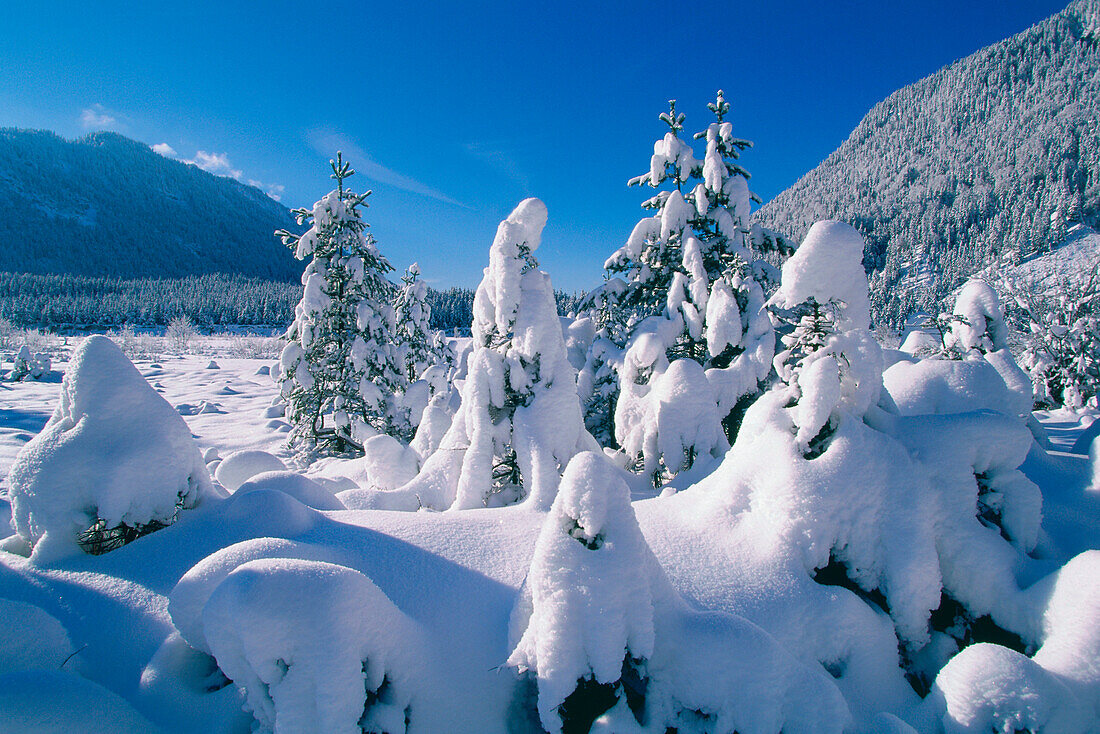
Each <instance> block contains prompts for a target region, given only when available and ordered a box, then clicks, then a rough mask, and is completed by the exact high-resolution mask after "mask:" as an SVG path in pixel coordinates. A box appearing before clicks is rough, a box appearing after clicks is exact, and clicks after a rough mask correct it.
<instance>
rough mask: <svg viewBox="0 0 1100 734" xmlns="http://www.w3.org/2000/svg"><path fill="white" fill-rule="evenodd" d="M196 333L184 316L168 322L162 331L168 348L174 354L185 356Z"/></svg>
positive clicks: (192, 325) (193, 326) (189, 320)
mask: <svg viewBox="0 0 1100 734" xmlns="http://www.w3.org/2000/svg"><path fill="white" fill-rule="evenodd" d="M197 336H198V333H197V332H196V331H195V325H194V324H192V323H191V319H189V318H188V317H187V316H186V315H185V316H177V317H176V318H174V319H172V320H171V321H169V322H168V326H167V327H166V328H165V330H164V338H165V339H166V340H167V341H168V348H169V349H171V350H172V352H174V353H175V354H186V353H187V350H188V349H189V348H190V347H191V342H193V341H194V340H195V337H197Z"/></svg>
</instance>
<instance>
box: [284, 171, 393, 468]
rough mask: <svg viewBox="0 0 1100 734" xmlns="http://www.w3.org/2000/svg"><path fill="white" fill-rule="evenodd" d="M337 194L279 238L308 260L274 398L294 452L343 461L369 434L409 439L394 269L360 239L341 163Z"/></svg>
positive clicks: (362, 230)
mask: <svg viewBox="0 0 1100 734" xmlns="http://www.w3.org/2000/svg"><path fill="white" fill-rule="evenodd" d="M330 164H331V165H332V176H331V177H332V178H334V179H335V180H336V184H337V186H336V189H335V190H334V191H331V192H329V193H328V194H327V195H326V196H325V197H324V198H323V199H321V200H320V201H318V202H317V203H316V204H314V205H313V209H312V210H309V209H304V208H303V209H297V210H295V211H294V214H295V217H296V218H297V220H298V223H299V224H302V225H304V224H306V223H307V222H308V223H311V224H312V226H311V227H310V229H309V230H308V231H306V232H305V233H304V234H302V235H296V234H294V233H292V232H288V231H287V230H279V231H278V232H276V235H278V236H279V237H281V238H282V240H283V243H284V244H286V245H287V246H289V247H291V248H293V250H294V254H295V256H296V257H297V258H298V259H300V260H304V259H305V258H307V257H309V258H312V260H311V261H310V263H309V265H307V266H306V269H305V272H304V273H303V274H302V284H303V286H304V292H303V295H302V300H301V302H299V304H298V306H297V307H296V308H295V318H294V323H292V324H291V325H290V328H289V329H288V330H287V333H286V340H287V342H288V343H287V345H286V347H285V348H284V350H283V354H282V358H281V360H280V362H281V390H282V394H283V396H284V397H285V398H286V400H287V416H288V418H289V419H290V421H291V423H292V424H293V426H294V428H293V430H292V432H291V437H290V438H291V443H292V444H295V445H298V446H300V447H302V448H304V449H312V448H315V447H323V448H324V449H326V450H332V451H335V452H339V453H343V452H347V451H349V450H358V449H360V448H361V445H362V441H363V439H364V438H365V437H367V436H369V435H371V434H372V433H374V432H382V433H389V434H391V435H395V436H397V437H399V438H402V439H406V440H407V439H408V438H410V434H411V429H410V426H409V421H408V416H407V415H406V414H405V413H406V411H405V410H404V409H403V408H402V407H400V405H399V404H398V401H397V400H396V396H397V394H399V393H400V392H401V390H402V389H403V387H404V385H405V384H406V382H405V378H404V375H403V373H402V369H401V366H400V365H399V364H398V361H397V348H396V344H395V339H394V312H393V308H392V307H391V306H390V305H389V302H390V299H391V294H392V289H393V286H392V285H391V284H390V283H389V282H388V281H387V280H386V279H385V277H384V276H385V273H387V272H389V271H391V270H392V269H393V268H392V266H391V265H390V263H389V261H387V260H386V258H385V257H383V255H382V254H381V253H380V252H379V250H378V248H377V246H376V245H375V242H374V237H373V236H371V235H370V234H369V233H368V232H366V227H367V224H366V223H365V222H363V220H362V215H361V214H360V211H359V207H361V206H365V199H366V198H367V196H369V195H370V193H371V192H370V191H367V192H366V193H364V194H356V193H355V192H354V191H352V190H350V189H348V188H345V186H344V181H345V180H346V179H347V178H348V177H350V176H352V175H353V174H354V173H355V171H354V170H352V168H351V166H350V165H349V164H348V163H346V162H345V161H344V160H343V156H342V154H340V153H337V154H336V160H335V161H330Z"/></svg>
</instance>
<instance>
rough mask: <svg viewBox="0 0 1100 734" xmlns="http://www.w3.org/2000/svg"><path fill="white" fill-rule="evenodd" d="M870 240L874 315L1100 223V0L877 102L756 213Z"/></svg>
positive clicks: (796, 230) (795, 232) (893, 313)
mask: <svg viewBox="0 0 1100 734" xmlns="http://www.w3.org/2000/svg"><path fill="white" fill-rule="evenodd" d="M757 217H758V219H759V220H760V221H761V223H763V224H764V225H765V226H768V227H772V228H774V229H777V230H779V231H780V232H783V233H784V234H786V235H788V236H790V237H792V238H794V239H795V240H796V241H797V240H801V238H802V236H803V235H804V234H805V232H806V230H807V229H808V228H809V226H810V225H811V224H812V223H813V222H814V221H816V220H818V219H825V218H836V219H841V220H844V221H847V222H849V223H851V224H853V225H854V226H856V227H857V228H858V229H860V230H861V231H862V232H863V233H864V234H865V236H866V239H867V248H866V251H865V258H864V264H865V265H866V267H867V268H868V271H869V272H872V273H873V281H872V294H873V313H874V317H875V319H876V320H877V321H889V322H893V323H897V322H898V321H899V320H900V318H901V317H903V316H904V314H905V313H907V312H909V311H911V310H913V309H914V308H916V307H923V308H926V309H934V308H936V307H937V306H938V305H939V302H940V301H941V299H943V298H944V296H945V295H946V294H947V293H949V292H950V291H951V290H952V289H953V288H954V287H956V286H957V285H958V284H959V283H960V282H961V281H962V280H963V279H964V278H965V277H966V276H967V275H969V274H970V273H972V272H974V271H976V270H978V269H980V268H982V267H985V266H987V265H989V264H991V263H992V262H994V261H995V260H998V259H999V260H1002V261H1004V262H1007V263H1012V262H1019V261H1020V260H1022V259H1024V258H1027V257H1029V256H1031V255H1033V254H1035V253H1038V252H1043V251H1045V250H1047V249H1049V248H1050V247H1052V246H1054V245H1056V244H1058V243H1059V242H1060V241H1061V240H1062V239H1064V238H1065V235H1066V231H1067V227H1068V225H1069V224H1071V223H1072V222H1081V223H1084V224H1087V225H1089V226H1093V227H1096V226H1097V225H1098V224H1100V1H1098V0H1079V1H1078V2H1074V3H1071V4H1070V5H1069V6H1068V7H1067V8H1066V9H1065V10H1063V11H1062V12H1061V13H1058V14H1057V15H1054V16H1052V17H1050V18H1048V19H1046V20H1044V21H1042V22H1041V23H1039V24H1037V25H1035V26H1033V27H1032V28H1029V29H1028V30H1026V31H1024V32H1022V33H1020V34H1018V35H1016V36H1013V37H1012V38H1009V39H1007V40H1005V41H1002V42H1000V43H997V44H994V45H992V46H989V47H988V48H985V49H982V50H981V51H978V52H977V53H975V54H973V55H971V56H968V57H967V58H965V59H962V60H960V61H957V62H955V63H954V64H951V65H950V66H947V67H945V68H943V69H941V70H940V71H938V72H936V73H935V74H933V75H932V76H929V77H927V78H925V79H922V80H921V81H919V82H917V83H915V84H912V85H910V86H908V87H905V88H903V89H901V90H899V91H897V92H895V93H894V94H892V95H890V96H889V97H887V98H886V99H885V100H883V101H882V102H880V103H879V104H877V105H875V107H874V108H872V109H871V111H870V112H869V113H868V114H867V116H866V117H864V119H863V121H862V122H861V123H860V124H859V126H858V127H857V128H856V129H855V130H854V131H853V132H852V134H851V136H850V137H849V138H848V140H847V141H845V142H844V143H843V144H842V145H841V146H840V148H838V149H837V150H836V151H835V152H834V153H832V154H831V155H830V156H829V157H828V158H827V159H826V160H825V161H824V162H822V163H821V164H820V165H818V166H817V167H816V168H815V169H813V170H812V171H810V172H809V173H808V174H806V175H805V176H803V177H802V179H800V180H799V181H798V182H797V183H796V184H795V185H794V186H792V187H791V188H790V189H787V190H786V191H784V192H783V193H782V194H780V195H779V196H777V197H776V198H775V199H774V200H773V201H771V202H769V203H768V204H767V205H766V206H764V207H763V208H762V209H761V210H760V211H759V212H758V215H757Z"/></svg>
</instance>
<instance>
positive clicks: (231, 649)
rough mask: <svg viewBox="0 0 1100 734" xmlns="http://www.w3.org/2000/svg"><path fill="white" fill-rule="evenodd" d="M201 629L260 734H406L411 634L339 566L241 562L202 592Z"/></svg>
mask: <svg viewBox="0 0 1100 734" xmlns="http://www.w3.org/2000/svg"><path fill="white" fill-rule="evenodd" d="M202 620H203V631H204V635H205V638H206V641H207V642H208V644H209V646H210V652H211V654H212V655H213V656H214V658H215V659H216V660H217V662H218V667H219V668H221V670H222V671H223V672H224V673H225V674H226V676H227V677H228V678H229V679H230V680H232V681H233V682H234V684H236V685H237V686H238V687H240V688H241V689H243V691H244V693H245V698H246V701H247V705H248V707H249V709H251V711H252V713H253V715H254V716H255V717H256V720H257V722H258V723H259V726H260V730H261V731H280V732H313V731H324V732H348V733H349V734H351V733H358V732H377V733H379V734H381V733H382V732H386V733H387V734H393V733H394V732H404V731H406V729H407V727H408V724H409V721H410V717H412V716H415V709H414V706H413V702H412V701H413V697H414V694H415V685H416V680H415V676H416V673H417V669H418V667H419V665H420V656H421V655H422V654H423V651H422V647H421V645H420V644H418V643H419V640H420V634H421V633H420V630H419V629H418V627H417V625H416V623H415V622H413V621H412V620H411V619H409V618H408V617H407V616H405V614H404V613H402V612H401V611H400V610H399V609H398V608H397V607H395V606H394V605H393V602H391V601H390V600H389V598H387V597H386V595H385V594H384V593H383V592H382V591H381V590H380V589H379V588H378V587H377V586H375V585H374V583H373V582H372V581H371V580H370V579H369V578H367V577H366V576H364V575H363V574H361V573H359V572H358V571H354V570H352V569H350V568H346V567H344V566H338V565H334V564H331V563H324V562H319V561H304V560H297V559H287V558H269V559H261V560H254V561H248V562H246V563H244V564H242V565H240V566H238V567H237V568H235V569H234V570H233V571H231V572H230V573H229V574H228V575H227V576H226V577H225V578H224V580H222V581H221V583H219V584H218V585H217V587H216V588H215V589H214V590H213V592H212V593H211V594H210V596H209V598H208V599H207V600H206V603H205V605H204V606H203V608H202Z"/></svg>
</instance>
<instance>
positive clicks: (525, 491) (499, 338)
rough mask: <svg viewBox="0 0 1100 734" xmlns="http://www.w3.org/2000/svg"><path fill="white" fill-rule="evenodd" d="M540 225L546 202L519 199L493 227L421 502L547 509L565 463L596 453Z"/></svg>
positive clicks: (462, 505)
mask: <svg viewBox="0 0 1100 734" xmlns="http://www.w3.org/2000/svg"><path fill="white" fill-rule="evenodd" d="M545 224H546V205H545V204H543V203H542V202H541V201H539V200H538V199H526V200H524V201H522V202H520V204H519V206H517V207H516V209H515V210H514V211H513V212H512V213H511V215H509V217H508V218H507V219H506V220H504V221H503V222H501V223H500V227H499V228H498V229H497V234H496V238H495V239H494V240H493V245H492V248H491V249H490V251H489V267H487V268H486V269H485V277H484V278H483V279H482V281H481V285H479V286H478V289H477V295H476V296H475V298H474V323H473V351H472V353H471V354H470V357H469V361H468V365H469V373H468V374H467V377H466V381H465V385H464V387H463V391H462V403H461V405H460V407H459V409H458V413H457V414H456V415H455V417H454V421H453V422H452V424H451V427H450V429H449V430H448V432H447V435H446V436H444V437H443V440H442V442H441V444H440V447H439V450H438V451H437V452H436V454H434V455H433V456H432V457H431V458H430V459H429V461H428V463H426V464H425V466H424V470H423V472H422V474H423V475H425V476H426V477H428V476H430V475H433V472H436V471H437V470H438V471H439V472H440V473H441V474H442V475H443V476H444V477H446V478H445V479H443V480H441V481H440V484H442V485H444V486H439V487H437V488H436V489H434V490H433V491H431V492H430V493H429V491H428V490H427V489H426V488H425V491H424V493H422V494H421V495H420V496H421V500H422V501H425V502H445V503H447V504H448V505H450V506H451V507H452V508H454V509H468V508H474V507H483V506H485V505H493V504H496V505H499V504H509V503H512V502H516V501H519V500H525V501H527V502H528V503H529V504H530V505H531V506H533V507H535V508H537V509H540V510H545V509H548V508H549V507H550V504H551V503H552V502H553V501H554V496H555V494H556V493H557V489H558V482H559V480H560V477H561V472H562V471H563V470H564V468H565V465H566V464H567V463H568V462H569V459H571V458H572V457H573V456H574V454H576V453H577V452H578V451H581V450H589V449H594V448H597V446H596V444H595V441H593V439H592V437H591V436H589V435H588V432H587V431H585V430H584V424H583V422H582V417H581V408H580V401H579V400H578V399H577V391H576V380H575V375H574V371H573V367H572V365H570V364H569V360H568V357H567V356H566V349H565V339H564V337H563V335H562V329H561V322H560V321H559V319H558V315H557V309H556V306H555V303H554V291H553V287H552V286H551V284H550V277H549V276H548V275H547V274H546V273H544V272H542V271H540V270H539V269H538V265H537V263H536V262H535V259H534V254H533V253H534V251H535V249H536V248H537V247H538V245H539V241H540V239H541V236H542V228H543V227H544V226H545ZM441 455H442V456H441ZM436 457H441V458H438V459H437V458H436ZM433 460H434V461H433ZM453 462H460V466H458V467H455V468H456V469H457V471H454V470H453V469H451V468H448V466H451V464H452V463H453ZM437 464H447V465H448V466H444V467H438V466H437ZM425 481H427V480H425ZM414 483H415V481H414ZM412 484H413V483H410V486H411V485H412ZM417 486H419V485H417ZM437 495H442V496H439V497H438V499H437V498H436V497H437Z"/></svg>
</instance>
